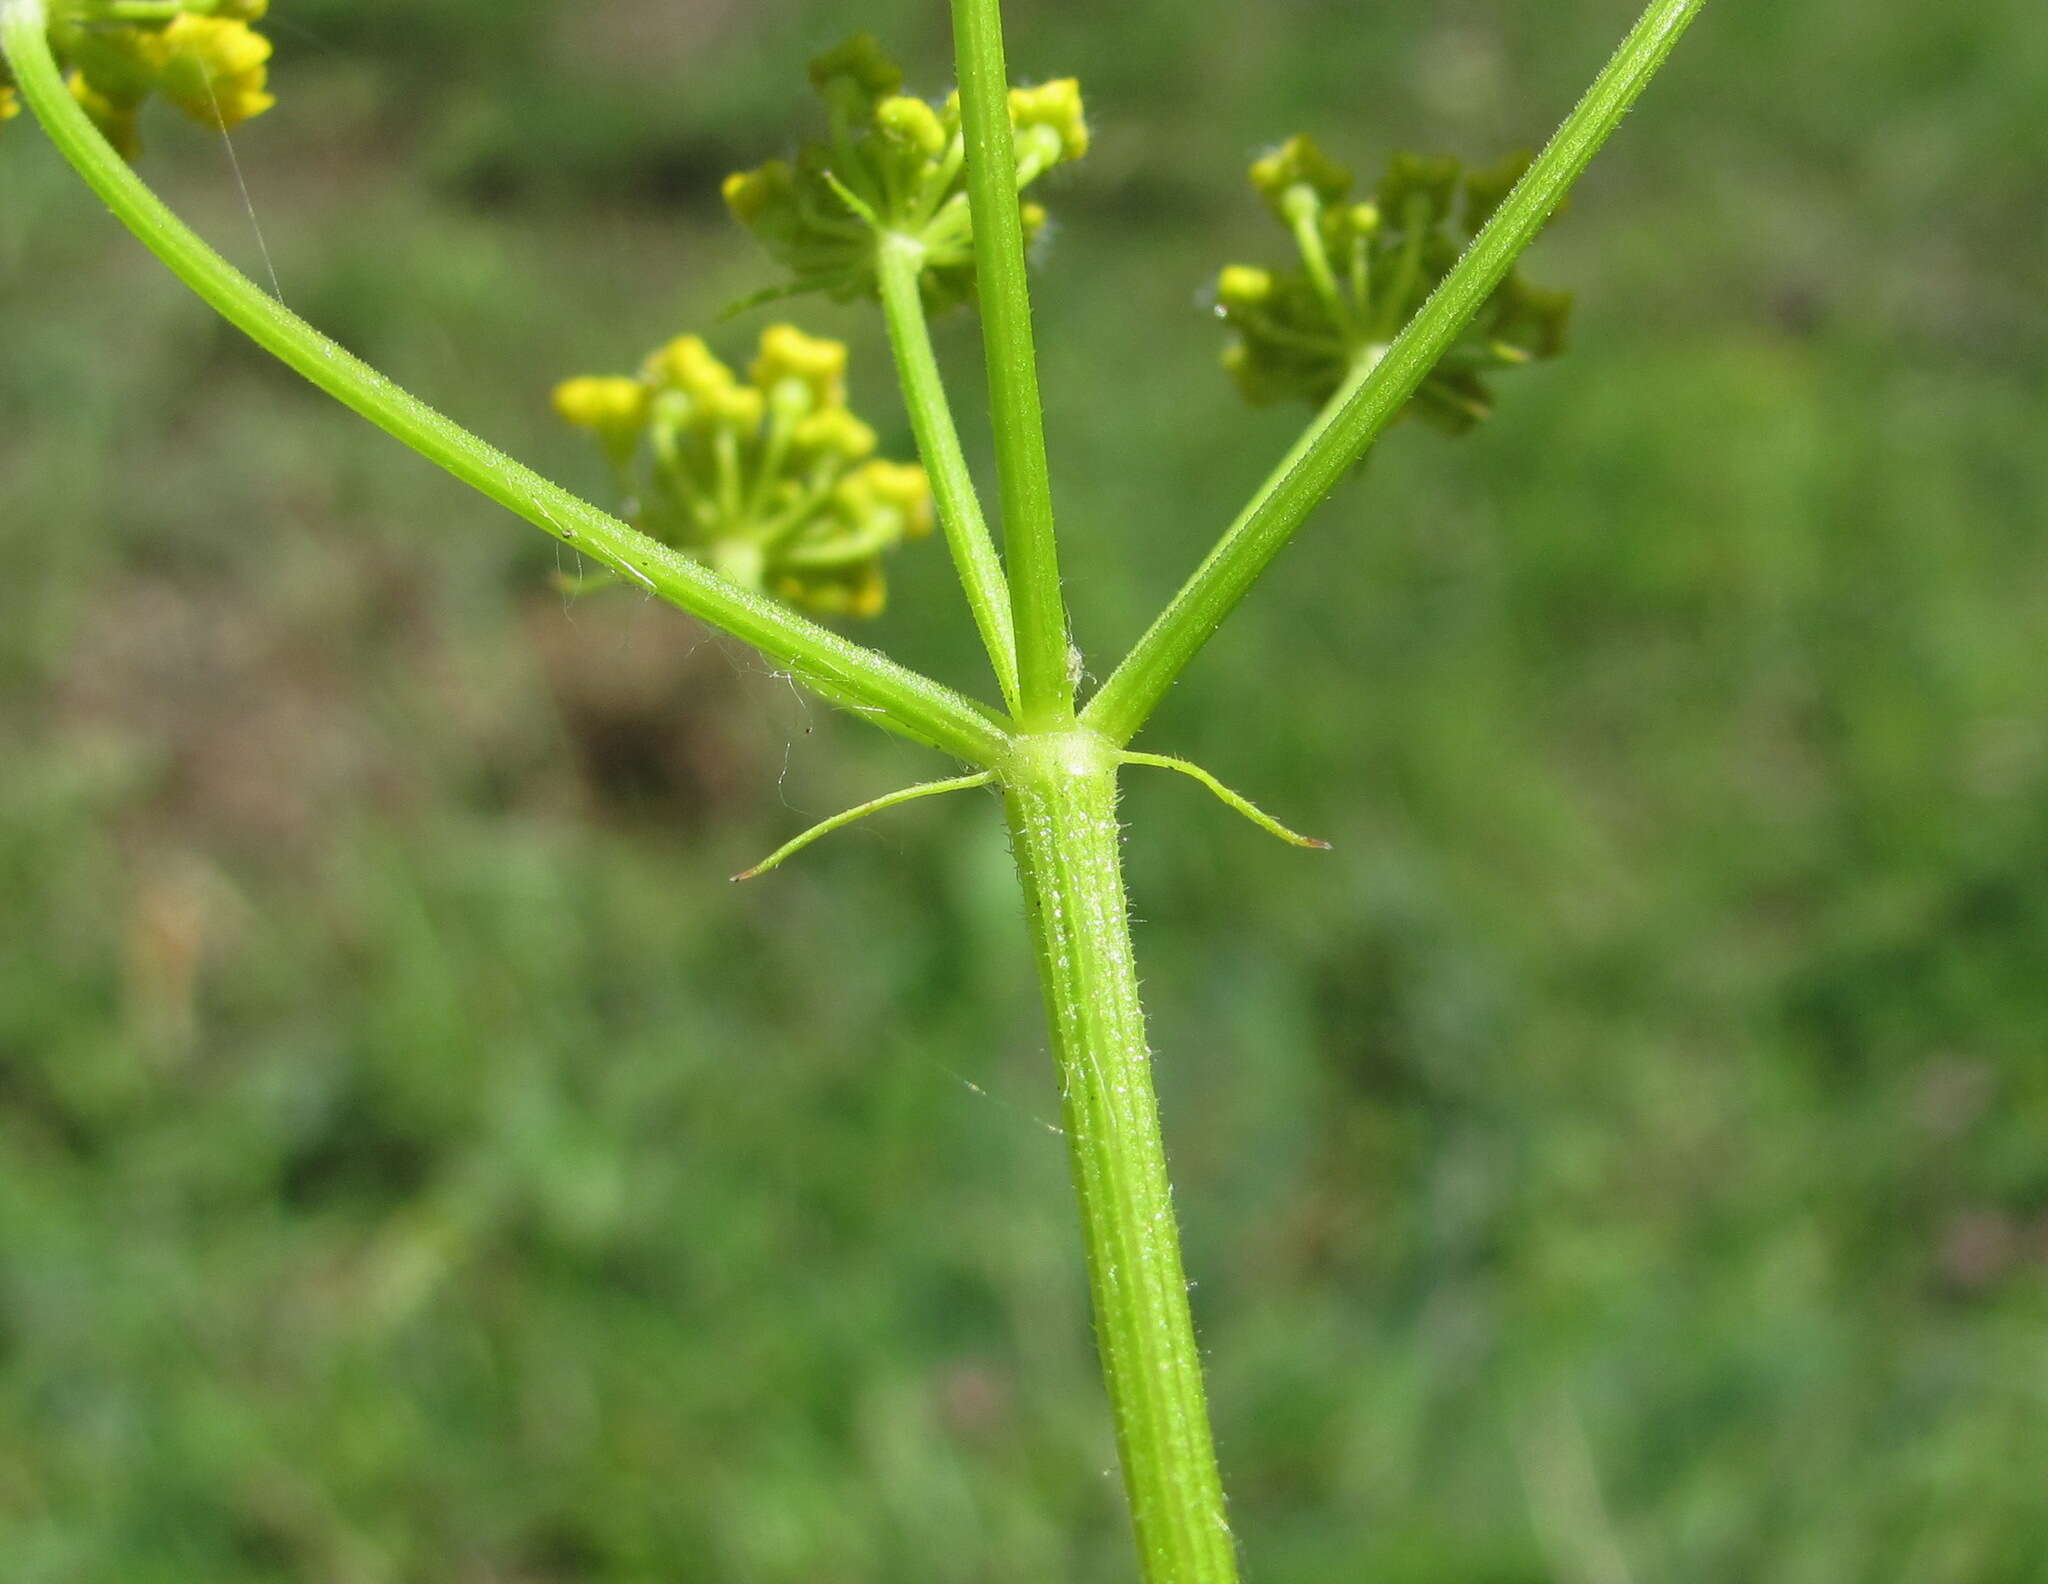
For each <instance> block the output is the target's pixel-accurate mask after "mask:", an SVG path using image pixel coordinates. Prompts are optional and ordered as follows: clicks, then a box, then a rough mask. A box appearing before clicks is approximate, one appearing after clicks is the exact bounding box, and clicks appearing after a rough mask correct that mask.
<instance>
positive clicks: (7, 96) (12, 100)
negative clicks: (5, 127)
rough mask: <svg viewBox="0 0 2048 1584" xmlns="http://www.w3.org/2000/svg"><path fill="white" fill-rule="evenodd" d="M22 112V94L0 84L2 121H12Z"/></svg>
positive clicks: (0, 114) (0, 119)
mask: <svg viewBox="0 0 2048 1584" xmlns="http://www.w3.org/2000/svg"><path fill="white" fill-rule="evenodd" d="M20 114H21V95H20V94H18V93H16V92H15V91H14V90H13V89H12V88H10V87H7V86H6V85H4V84H0V121H12V120H13V119H14V118H15V117H16V116H18V115H20Z"/></svg>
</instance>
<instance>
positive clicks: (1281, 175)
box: [1216, 137, 1571, 432]
mask: <svg viewBox="0 0 2048 1584" xmlns="http://www.w3.org/2000/svg"><path fill="white" fill-rule="evenodd" d="M1527 164H1528V162H1527V160H1526V159H1525V158H1522V157H1519V156H1518V157H1517V158H1515V159H1513V160H1509V161H1506V162H1504V163H1503V164H1501V165H1499V166H1496V167H1494V168H1492V169H1491V170H1484V171H1476V172H1473V173H1471V174H1469V175H1465V174H1462V173H1461V170H1460V167H1459V164H1458V162H1457V161H1456V160H1454V159H1448V158H1440V157H1438V158H1432V157H1425V156H1421V155H1415V154H1396V155H1395V156H1394V157H1393V158H1392V159H1391V160H1390V161H1389V162H1388V165H1387V170H1386V174H1385V176H1384V177H1383V178H1382V179H1381V181H1380V183H1379V186H1378V189H1377V191H1376V193H1375V196H1374V199H1373V200H1372V201H1370V202H1351V201H1349V199H1348V194H1349V192H1350V189H1351V175H1350V172H1348V171H1346V170H1345V169H1344V168H1343V167H1342V166H1340V165H1337V164H1335V163H1334V162H1333V161H1331V160H1329V159H1327V158H1325V157H1324V155H1323V153H1322V151H1321V150H1320V149H1318V148H1317V147H1316V145H1315V144H1314V143H1313V142H1312V141H1310V140H1309V139H1308V138H1305V137H1296V138H1291V139H1289V140H1288V142H1286V143H1285V144H1283V145H1282V146H1281V147H1280V148H1278V149H1277V150H1275V151H1274V152H1273V153H1271V154H1269V155H1267V156H1266V157H1265V158H1263V159H1261V160H1260V161H1259V162H1258V163H1257V164H1255V165H1254V166H1253V167H1252V171H1251V178H1252V184H1253V186H1254V187H1256V188H1257V189H1258V191H1259V193H1260V195H1261V196H1262V197H1264V198H1265V199H1266V202H1267V204H1268V205H1269V207H1270V208H1271V209H1272V210H1273V212H1274V214H1275V215H1276V216H1277V217H1278V218H1279V219H1280V220H1281V222H1282V224H1283V225H1285V226H1286V228H1287V229H1288V232H1289V234H1290V238H1291V240H1292V241H1293V243H1294V247H1295V251H1296V253H1297V254H1298V255H1299V263H1298V264H1297V265H1296V266H1294V267H1291V268H1287V269H1282V270H1266V269H1260V268H1256V267H1253V266H1249V265H1232V266H1231V267H1229V268H1227V269H1225V270H1224V271H1223V272H1222V274H1221V275H1220V276H1218V278H1217V282H1216V307H1217V311H1218V313H1219V314H1220V315H1221V316H1222V317H1223V319H1224V320H1225V322H1226V323H1228V324H1229V326H1230V328H1231V330H1232V331H1233V332H1234V339H1233V340H1232V341H1231V342H1230V344H1229V345H1228V346H1227V347H1226V348H1225V351H1224V366H1225V368H1226V370H1227V371H1228V372H1229V374H1230V376H1231V378H1232V380H1233V381H1234V382H1235V384H1236V385H1237V387H1238V390H1239V391H1240V392H1241V393H1242V394H1243V395H1244V397H1245V399H1246V400H1248V401H1251V402H1255V403H1261V404H1263V403H1268V402H1275V401H1281V400H1302V401H1307V402H1310V403H1314V404H1318V405H1320V404H1322V403H1325V402H1327V401H1329V400H1330V399H1331V397H1333V396H1334V395H1335V394H1336V393H1337V392H1338V391H1339V390H1340V389H1341V388H1343V386H1344V384H1345V382H1346V381H1347V380H1349V379H1350V378H1351V377H1352V376H1353V375H1354V374H1355V373H1356V372H1357V371H1358V370H1359V369H1361V368H1363V367H1366V366H1369V365H1370V363H1372V362H1374V361H1376V360H1377V359H1378V358H1379V357H1380V356H1382V355H1383V354H1384V352H1385V350H1386V348H1387V346H1388V345H1389V344H1390V343H1391V342H1392V341H1393V340H1394V338H1395V337H1396V336H1397V335H1398V334H1399V333H1400V331H1401V328H1402V327H1403V326H1404V325H1405V324H1407V322H1408V321H1409V319H1410V318H1412V317H1413V315H1414V314H1415V312H1416V310H1417V309H1419V308H1420V307H1421V306H1422V304H1423V302H1424V301H1425V300H1426V299H1427V298H1428V296H1429V294H1430V293H1431V292H1433V291H1434V290H1435V289H1436V287H1437V285H1438V284H1439V283H1440V282H1441V281H1442V280H1443V278H1444V276H1445V275H1447V274H1448V273H1449V272H1450V270H1451V268H1452V266H1453V265H1454V264H1455V263H1456V262H1457V259H1458V256H1459V253H1460V252H1461V251H1462V248H1463V245H1464V241H1465V240H1466V238H1468V237H1469V236H1470V235H1472V234H1473V233H1476V231H1477V230H1478V228H1479V227H1480V226H1482V225H1484V224H1485V222H1486V220H1487V219H1488V218H1489V217H1490V216H1491V215H1492V214H1493V212H1494V210H1495V209H1497V208H1498V207H1499V205H1500V203H1501V202H1502V200H1503V199H1504V198H1505V197H1506V195H1507V193H1508V192H1509V191H1510V190H1512V188H1513V186H1514V184H1515V182H1516V181H1518V180H1519V179H1520V177H1521V174H1522V172H1523V171H1524V170H1525V169H1526V168H1527ZM1454 219H1458V220H1461V221H1462V226H1461V227H1459V226H1454V224H1453V222H1454ZM1461 230H1462V234H1460V231H1461ZM1570 308H1571V300H1570V298H1569V297H1567V296H1565V295H1564V294H1563V293H1559V292H1547V291H1542V290H1539V289H1538V288H1535V287H1532V286H1529V285H1527V284H1526V283H1525V282H1524V281H1523V280H1522V279H1521V277H1520V276H1519V275H1511V276H1510V277H1509V278H1508V279H1507V281H1505V282H1504V283H1503V284H1502V285H1501V286H1500V288H1499V289H1498V290H1496V291H1495V292H1494V294H1493V295H1492V297H1491V298H1489V299H1488V301H1487V303H1486V304H1485V305H1484V306H1483V307H1482V308H1481V310H1480V312H1479V313H1478V315H1476V316H1475V318H1474V320H1473V322H1472V324H1471V326H1470V327H1469V328H1468V329H1467V330H1466V332H1465V334H1464V335H1463V336H1461V337H1460V339H1459V341H1458V344H1457V345H1456V346H1455V347H1454V348H1453V349H1452V351H1451V353H1450V354H1449V355H1447V356H1446V357H1445V358H1444V359H1443V361H1442V362H1441V363H1440V364H1439V365H1438V366H1437V367H1436V368H1435V369H1433V370H1432V371H1431V372H1430V373H1429V375H1428V377H1427V378H1426V379H1424V381H1423V383H1422V385H1421V387H1420V388H1419V389H1418V390H1417V391H1416V393H1415V396H1414V397H1413V399H1412V400H1411V402H1410V404H1409V407H1408V408H1407V409H1405V413H1412V414H1413V415H1415V416H1417V417H1421V418H1424V419H1427V420H1428V421H1430V422H1431V423H1433V424H1435V425H1436V426H1437V427H1439V428H1443V429H1447V430H1450V431H1452V432H1463V431H1464V430H1467V429H1470V428H1471V427H1472V426H1473V425H1475V424H1476V423H1478V422H1479V421H1480V420H1481V419H1483V418H1485V417H1487V416H1488V415H1489V414H1490V413H1491V412H1492V411H1493V395H1492V392H1491V390H1490V389H1489V387H1488V384H1487V381H1488V379H1489V378H1490V377H1491V375H1492V374H1494V373H1496V372H1498V371H1499V370H1501V369H1505V368H1511V367H1516V366H1519V365H1521V364H1525V363H1528V362H1530V361H1532V360H1534V359H1537V358H1547V357H1554V356H1555V355H1556V354H1557V353H1558V352H1559V351H1561V350H1562V348H1563V345H1564V328H1565V322H1566V320H1567V318H1568V317H1569V314H1570ZM1405 413H1404V415H1405Z"/></svg>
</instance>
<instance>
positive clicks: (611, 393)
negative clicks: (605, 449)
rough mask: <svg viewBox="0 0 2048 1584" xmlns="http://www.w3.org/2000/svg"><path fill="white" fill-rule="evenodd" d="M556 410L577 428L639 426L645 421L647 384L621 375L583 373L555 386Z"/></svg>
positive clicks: (634, 427) (625, 427)
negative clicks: (576, 377) (577, 377)
mask: <svg viewBox="0 0 2048 1584" xmlns="http://www.w3.org/2000/svg"><path fill="white" fill-rule="evenodd" d="M555 411H556V412H557V413H558V414H560V416H561V418H562V420H563V422H565V423H571V424H574V425H575V426H576V427H577V428H578V429H598V430H609V429H638V428H639V427H640V425H641V424H643V423H644V422H646V420H647V387H646V386H645V385H643V384H641V383H640V382H639V381H638V380H636V379H627V378H625V377H624V376H623V375H597V374H586V375H584V376H582V377H581V378H580V379H572V380H564V381H562V383H561V384H559V385H557V386H556V387H555Z"/></svg>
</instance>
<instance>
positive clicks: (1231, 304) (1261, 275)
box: [1216, 264, 1273, 310]
mask: <svg viewBox="0 0 2048 1584" xmlns="http://www.w3.org/2000/svg"><path fill="white" fill-rule="evenodd" d="M1272 295H1273V272H1272V271H1271V270H1264V269H1259V268H1257V267H1256V266H1254V265H1251V264H1227V265H1225V266H1224V268H1223V273H1222V274H1221V275H1219V276H1217V277H1216V300H1217V302H1218V303H1219V304H1220V305H1221V306H1222V307H1223V308H1224V309H1226V310H1230V309H1243V308H1255V307H1257V306H1258V305H1259V304H1260V303H1263V302H1266V301H1267V300H1268V299H1270V298H1271V297H1272Z"/></svg>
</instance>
